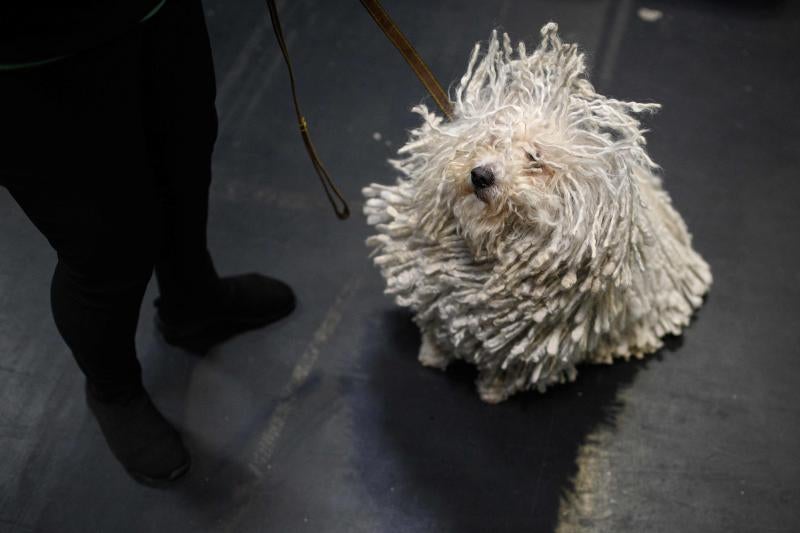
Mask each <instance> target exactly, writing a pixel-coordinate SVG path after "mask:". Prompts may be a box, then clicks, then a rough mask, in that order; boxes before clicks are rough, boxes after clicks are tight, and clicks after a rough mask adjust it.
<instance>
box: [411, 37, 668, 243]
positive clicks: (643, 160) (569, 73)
mask: <svg viewBox="0 0 800 533" xmlns="http://www.w3.org/2000/svg"><path fill="white" fill-rule="evenodd" d="M542 35H543V40H542V42H541V44H540V45H539V47H538V48H537V49H536V50H535V51H534V53H533V54H531V55H527V54H526V53H525V49H524V46H523V45H520V48H519V53H518V55H516V57H512V56H513V55H514V54H513V51H512V50H511V46H510V43H509V41H508V37H507V36H505V39H504V42H503V44H502V45H501V44H500V42H499V41H498V39H497V38H496V35H493V37H492V39H491V41H490V44H489V48H488V51H487V54H486V56H484V57H483V58H482V59H481V60H480V61H478V60H477V59H478V57H477V56H478V48H477V47H476V50H475V52H474V53H473V55H472V58H471V59H470V63H469V67H468V70H467V73H466V74H465V76H464V78H462V81H461V84H460V85H459V86H458V88H457V89H456V93H455V96H456V98H455V102H454V103H455V119H454V120H453V121H450V122H444V121H443V120H442V119H441V118H440V117H438V116H435V115H434V114H432V113H429V112H428V111H427V109H425V108H424V107H422V106H420V107H417V108H415V111H416V112H418V113H419V114H420V115H422V117H423V119H424V123H423V125H422V126H421V127H420V128H418V129H416V130H414V131H412V138H411V140H410V141H409V143H408V144H407V145H406V146H405V147H403V148H402V149H401V150H400V153H401V154H407V157H406V159H404V160H401V161H396V162H395V164H396V166H397V167H398V168H400V169H401V170H403V172H404V173H405V174H406V175H407V176H408V177H410V178H411V179H412V180H414V187H415V190H416V198H415V206H416V209H417V219H418V223H419V228H420V230H421V231H423V232H425V233H427V234H428V235H430V236H431V237H433V238H436V237H437V235H439V234H440V232H441V231H447V230H451V229H452V228H453V226H455V229H456V231H457V232H458V234H459V235H460V236H462V237H463V239H464V240H465V241H466V243H467V244H468V246H469V247H470V248H471V249H472V250H473V252H474V254H475V256H476V257H487V256H489V257H491V256H493V255H496V254H497V253H498V252H499V251H502V249H503V248H504V247H505V246H506V245H508V244H509V243H510V242H511V241H513V242H514V243H519V241H520V240H521V239H524V240H527V241H530V242H531V244H533V245H540V246H541V245H543V244H544V243H546V242H550V241H552V240H553V239H554V238H556V237H557V238H558V239H561V240H563V239H564V238H565V237H566V238H568V239H571V240H573V241H575V242H578V241H581V240H584V241H585V240H586V239H589V238H591V239H594V240H595V241H597V240H598V239H601V238H602V237H603V235H602V231H603V228H606V229H608V230H609V231H611V228H613V223H612V220H611V217H610V216H608V215H609V213H610V212H611V211H613V210H614V209H617V207H618V205H617V204H618V203H619V198H620V194H623V195H624V194H627V195H629V197H630V195H632V194H635V191H634V190H633V189H632V187H635V181H636V180H635V179H634V177H635V176H636V174H637V173H638V172H639V170H640V169H642V168H644V167H654V166H655V165H654V164H653V163H652V161H650V159H649V158H648V157H647V155H646V153H645V152H644V150H643V145H644V138H643V136H642V132H641V130H640V129H639V127H638V126H639V123H638V121H637V120H636V119H635V118H633V117H632V116H631V114H632V113H633V112H639V111H644V110H652V109H655V108H657V107H658V106H657V105H655V104H644V105H643V104H633V103H626V102H618V101H615V100H609V99H607V98H605V97H603V96H601V95H598V94H597V93H595V92H594V89H593V87H592V86H591V84H590V83H589V82H588V81H587V80H586V79H585V77H584V76H583V72H584V63H583V56H582V54H579V53H578V52H577V49H576V47H575V45H565V44H562V43H561V41H560V39H559V38H558V36H557V35H556V27H555V25H554V24H548V25H547V26H545V27H544V28H543V30H542ZM626 187H628V189H629V190H626V191H622V193H621V190H622V189H624V188H626ZM615 206H616V207H615ZM592 211H594V212H592ZM598 217H600V219H601V220H599V222H598ZM598 228H599V229H598Z"/></svg>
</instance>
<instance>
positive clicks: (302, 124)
mask: <svg viewBox="0 0 800 533" xmlns="http://www.w3.org/2000/svg"><path fill="white" fill-rule="evenodd" d="M266 2H267V9H269V17H270V19H271V20H272V29H273V31H274V32H275V39H276V40H277V41H278V46H279V47H280V49H281V54H283V60H284V61H285V63H286V70H287V71H288V73H289V85H290V87H291V89H292V102H293V103H294V112H295V115H296V116H297V123H298V126H299V128H300V136H301V137H302V138H303V144H304V145H305V147H306V152H308V157H309V159H311V163H312V165H314V170H315V171H316V173H317V176H318V177H319V180H320V183H322V188H323V189H324V190H325V196H327V197H328V201H329V202H330V203H331V206H332V207H333V211H334V213H336V216H337V217H338V218H339V219H340V220H344V219H346V218H347V217H349V216H350V208H349V207H348V205H347V201H346V200H345V199H344V196H343V195H342V193H341V192H340V191H339V189H338V187H336V185H335V184H334V183H333V179H331V177H330V175H329V174H328V171H327V170H326V169H325V166H324V165H323V164H322V161H321V160H320V158H319V156H318V155H317V151H316V149H315V148H314V144H313V143H312V142H311V136H310V135H309V132H308V121H307V120H306V118H305V116H304V115H303V113H302V111H300V102H299V101H298V98H297V87H296V85H295V81H294V71H293V70H292V62H291V60H290V59H289V50H288V49H287V47H286V40H285V39H284V37H283V29H282V28H281V21H280V18H279V17H278V8H277V7H276V6H275V0H266ZM361 4H362V5H363V6H364V8H365V9H366V10H367V12H369V14H370V15H371V16H372V19H373V20H374V21H375V23H376V24H377V25H378V26H379V27H380V29H381V30H383V33H384V34H385V35H386V37H387V38H388V39H389V40H390V41H391V42H392V44H394V46H395V47H396V48H397V50H398V51H399V52H400V53H401V54H402V55H403V58H404V59H405V60H406V62H407V63H408V64H409V66H410V67H411V69H412V70H413V71H414V74H416V75H417V78H419V81H421V82H422V85H423V86H424V87H425V89H426V90H427V91H428V93H430V95H431V97H432V98H433V100H434V102H436V105H437V106H439V109H441V111H442V113H444V115H445V116H446V117H447V118H448V119H452V118H453V108H452V104H451V103H450V98H449V97H448V96H447V92H446V91H445V90H444V89H442V86H441V85H440V84H439V82H438V81H436V77H435V76H434V75H433V73H432V72H431V70H430V69H429V68H428V65H426V64H425V62H424V61H423V60H422V58H421V57H420V56H419V54H418V53H417V51H416V50H415V49H414V47H413V46H412V45H411V43H410V42H409V40H408V39H407V38H406V36H405V35H403V32H401V31H400V28H398V27H397V24H395V23H394V21H393V20H392V19H391V17H389V14H388V13H386V10H385V9H383V6H381V4H380V2H379V1H378V0H361ZM337 200H338V202H339V204H337Z"/></svg>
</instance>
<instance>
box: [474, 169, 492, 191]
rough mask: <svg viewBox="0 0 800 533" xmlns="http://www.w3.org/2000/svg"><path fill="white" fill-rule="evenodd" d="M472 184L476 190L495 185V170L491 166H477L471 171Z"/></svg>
mask: <svg viewBox="0 0 800 533" xmlns="http://www.w3.org/2000/svg"><path fill="white" fill-rule="evenodd" d="M470 176H471V177H472V186H473V187H475V190H476V191H477V190H480V189H485V188H486V187H491V186H492V185H494V172H492V169H490V168H489V167H475V168H473V169H472V172H470Z"/></svg>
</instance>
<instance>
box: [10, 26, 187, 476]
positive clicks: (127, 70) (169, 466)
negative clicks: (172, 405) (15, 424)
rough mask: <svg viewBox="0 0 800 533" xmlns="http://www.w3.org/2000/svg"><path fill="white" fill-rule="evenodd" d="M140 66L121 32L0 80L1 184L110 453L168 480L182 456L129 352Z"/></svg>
mask: <svg viewBox="0 0 800 533" xmlns="http://www.w3.org/2000/svg"><path fill="white" fill-rule="evenodd" d="M139 61H140V41H139V37H138V35H129V36H126V37H124V38H121V39H119V40H117V41H115V42H114V43H110V44H109V45H107V46H105V47H103V49H99V50H96V51H92V52H87V53H83V54H79V55H77V56H75V57H72V58H69V59H65V60H62V61H59V62H56V63H53V64H52V65H48V66H46V67H41V68H38V69H31V70H26V71H18V72H14V73H8V74H3V75H1V76H0V109H1V110H2V115H3V124H2V133H1V134H0V141H1V142H2V146H3V158H2V160H0V184H2V185H4V186H5V187H7V188H8V190H9V191H10V193H11V194H12V196H13V197H14V199H15V200H16V201H17V202H18V204H19V205H20V206H21V208H22V209H23V210H24V211H25V213H26V214H27V215H28V217H29V218H30V219H31V221H32V222H33V223H34V224H35V225H36V227H37V228H38V229H39V230H40V231H41V232H42V233H43V234H44V235H45V237H46V238H47V239H48V241H49V242H50V244H51V245H52V246H53V248H54V249H55V251H56V252H57V256H58V263H57V266H56V269H55V272H54V275H53V278H52V285H51V303H52V311H53V317H54V319H55V322H56V325H57V327H58V330H59V332H60V333H61V335H62V336H63V338H64V340H65V341H66V343H67V345H68V346H69V348H70V350H71V351H72V353H73V355H74V357H75V359H76V361H77V363H78V365H79V366H80V368H81V370H82V371H83V372H84V373H85V375H86V378H87V389H88V390H87V392H88V400H89V405H90V407H91V408H92V411H93V413H94V414H95V415H96V417H97V418H98V421H99V422H100V425H101V429H102V430H103V433H104V435H105V437H106V439H107V440H108V442H109V444H110V446H111V449H112V452H114V454H115V455H116V456H117V458H118V459H120V460H121V461H122V463H123V464H124V466H125V467H126V468H127V469H128V470H129V471H130V472H131V473H132V474H134V475H135V476H140V477H141V478H143V479H170V478H173V477H175V475H176V473H177V474H180V473H181V472H182V471H185V469H186V468H187V467H188V456H187V455H186V452H185V449H184V448H183V446H182V444H181V442H180V437H179V436H178V434H177V433H176V432H175V431H174V429H172V427H171V426H170V425H169V424H168V423H167V422H166V421H165V420H164V419H163V417H161V415H160V414H159V413H158V411H157V410H156V409H155V408H154V407H153V405H152V403H150V401H149V398H148V397H147V395H146V393H145V392H144V390H143V388H142V382H141V370H140V366H139V362H138V360H137V358H136V350H135V346H134V338H135V331H136V325H137V321H138V315H139V308H140V305H141V301H142V297H143V295H144V291H145V288H146V286H147V283H148V280H149V279H150V276H151V273H152V268H153V263H154V260H155V256H156V251H157V246H158V241H157V233H156V229H157V227H158V226H159V224H158V219H157V217H158V214H159V213H160V211H159V210H158V209H156V197H157V195H156V192H155V180H154V178H153V174H152V172H151V169H150V165H149V163H148V160H147V150H146V147H145V141H144V138H145V137H144V133H143V127H142V119H141V97H140V86H141V83H140V79H141V78H140V63H139Z"/></svg>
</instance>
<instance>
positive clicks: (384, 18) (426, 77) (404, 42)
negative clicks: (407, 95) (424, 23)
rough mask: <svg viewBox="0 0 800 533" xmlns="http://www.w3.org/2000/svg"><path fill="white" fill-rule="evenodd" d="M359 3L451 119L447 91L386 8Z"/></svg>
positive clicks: (365, 0)
mask: <svg viewBox="0 0 800 533" xmlns="http://www.w3.org/2000/svg"><path fill="white" fill-rule="evenodd" d="M361 4H362V5H363V6H364V8H365V9H366V10H367V11H368V12H369V14H370V15H371V16H372V18H373V20H375V23H376V24H377V25H378V26H379V27H380V29H381V30H383V33H385V34H386V37H388V38H389V40H390V41H392V44H393V45H394V46H395V47H396V48H397V50H398V51H399V52H400V53H401V54H402V55H403V58H404V59H405V60H406V62H407V63H408V64H409V66H410V67H411V69H412V70H413V71H414V74H416V75H417V78H419V81H421V82H422V85H424V86H425V89H427V91H428V92H429V93H430V95H431V97H433V100H434V101H435V102H436V105H437V106H439V109H441V110H442V113H444V115H445V116H446V117H447V118H448V119H451V120H452V118H453V106H452V104H451V103H450V98H449V97H448V96H447V92H446V91H445V90H444V89H442V86H441V85H439V82H438V81H436V77H435V76H434V75H433V72H431V70H430V69H429V68H428V65H426V64H425V62H424V61H423V60H422V58H421V57H420V56H419V54H418V53H417V51H416V50H415V49H414V47H413V46H412V45H411V43H410V42H409V40H408V39H407V38H406V36H405V35H403V32H401V31H400V28H398V27H397V24H395V23H394V21H393V20H392V18H391V17H390V16H389V14H388V13H387V12H386V10H385V9H383V6H381V3H380V1H379V0H361Z"/></svg>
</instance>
